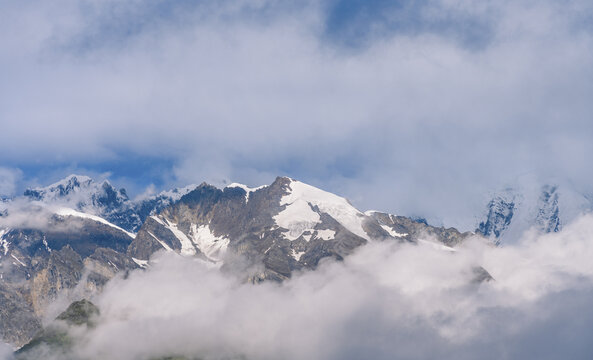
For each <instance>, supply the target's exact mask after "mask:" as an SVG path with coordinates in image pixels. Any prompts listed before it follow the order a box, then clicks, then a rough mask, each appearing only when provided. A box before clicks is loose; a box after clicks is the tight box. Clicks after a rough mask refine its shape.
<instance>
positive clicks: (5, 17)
mask: <svg viewBox="0 0 593 360" xmlns="http://www.w3.org/2000/svg"><path fill="white" fill-rule="evenodd" d="M357 3H358V2H357ZM370 3H372V4H371V5H359V6H358V7H357V6H355V5H352V6H351V5H349V2H347V1H323V2H298V3H296V4H292V3H290V4H289V3H287V2H283V1H259V2H255V3H252V2H249V3H247V2H243V1H221V2H199V3H198V4H197V5H195V4H193V3H192V4H193V5H190V4H189V3H187V2H171V3H167V4H163V3H159V2H157V3H156V4H157V5H154V6H153V5H150V6H147V5H146V4H144V3H142V2H128V3H126V4H125V5H123V4H120V3H119V2H112V1H106V2H94V1H88V2H85V3H84V5H80V4H79V3H78V2H71V1H63V2H61V3H60V6H49V5H46V4H43V3H26V4H23V3H10V4H3V5H2V7H3V8H2V11H1V13H2V15H0V16H2V21H0V23H1V24H2V25H0V26H1V27H2V28H1V29H3V30H4V31H2V33H3V34H13V36H3V37H1V38H0V45H1V46H0V47H1V50H0V54H2V57H1V58H2V60H0V61H1V65H2V69H3V80H4V81H3V82H2V84H0V94H1V95H2V96H1V97H0V109H1V110H0V117H1V118H2V119H4V121H6V122H7V123H10V124H11V126H7V127H5V128H3V141H2V142H0V149H1V150H2V151H0V159H1V160H2V161H4V162H22V163H29V164H31V163H37V162H39V161H42V162H46V163H50V164H53V165H54V166H53V168H55V167H59V166H70V165H72V164H79V165H81V166H83V167H84V166H87V167H91V168H92V167H93V164H95V165H96V164H100V163H102V162H110V161H115V162H117V161H118V160H120V159H121V158H125V157H128V156H129V155H130V154H136V155H138V154H139V155H140V156H145V157H151V158H159V159H170V164H169V165H168V168H167V169H166V170H168V171H160V173H161V174H162V173H171V174H173V176H172V177H169V176H165V179H164V180H163V181H165V182H169V183H176V184H181V185H183V184H185V183H196V182H198V183H199V182H201V181H203V180H206V181H209V182H213V183H216V184H219V183H223V182H224V181H230V180H232V181H240V182H245V183H248V184H250V185H260V184H263V183H269V182H270V181H271V180H272V179H273V177H274V176H276V175H290V176H292V177H295V178H299V179H301V180H303V181H306V182H309V183H313V184H315V185H317V186H321V187H324V188H327V189H328V190H332V191H334V192H339V193H342V194H344V195H346V196H348V197H349V198H351V199H352V200H353V201H354V203H355V204H357V205H358V206H359V207H361V208H380V209H385V210H389V211H391V212H395V213H418V214H423V215H424V216H427V217H429V218H441V219H442V220H443V222H445V223H447V224H451V225H458V226H459V225H461V226H462V227H464V228H466V229H467V228H471V226H470V225H468V224H467V223H465V224H464V223H462V222H461V221H459V219H468V218H470V219H471V215H473V214H475V211H476V207H481V206H483V205H484V199H482V198H481V197H480V195H481V194H483V193H484V192H485V190H489V189H492V188H493V187H497V186H499V185H500V183H501V182H504V181H508V180H509V179H511V180H512V179H513V178H514V177H515V176H517V175H519V174H521V173H524V172H534V173H535V174H537V176H541V177H544V178H545V177H547V176H549V175H550V174H554V175H558V174H561V176H562V177H563V178H565V179H569V180H571V181H572V182H573V183H574V184H576V186H577V187H579V188H585V190H591V189H590V185H589V183H588V179H590V178H591V175H592V173H591V168H590V167H589V166H585V164H583V161H582V154H587V153H593V149H592V146H593V145H592V144H593V142H592V141H591V125H590V123H591V122H590V114H591V111H592V108H591V106H592V105H591V102H590V101H589V98H588V96H587V94H590V93H591V92H592V90H593V89H591V82H590V81H588V79H589V78H590V75H591V69H592V66H591V64H592V60H593V59H592V57H591V54H593V51H591V50H592V46H593V37H592V32H591V30H592V29H591V26H590V21H589V20H588V19H589V18H590V16H591V14H592V13H593V9H592V8H591V5H590V3H589V2H587V1H579V0H574V1H569V2H556V1H539V2H528V1H524V2H516V1H499V2H495V3H487V4H475V3H473V2H467V1H448V0H447V1H430V2H423V5H418V6H411V5H410V6H395V5H394V6H388V5H385V6H383V5H381V4H382V3H383V2H370ZM377 4H378V5H377ZM58 9H59V10H58ZM16 30H20V31H16ZM354 38H356V41H354V43H352V42H350V41H349V40H352V39H354ZM25 143H26V144H28V145H27V146H23V144H25ZM47 149H51V151H47ZM137 173H138V174H144V173H142V171H141V170H139V171H138V172H137ZM115 175H117V173H116V174H115ZM153 175H155V176H156V177H158V176H161V175H159V174H153ZM477 184H478V185H477ZM168 185H171V184H168ZM369 189H380V190H377V191H371V190H369ZM472 225H473V224H472Z"/></svg>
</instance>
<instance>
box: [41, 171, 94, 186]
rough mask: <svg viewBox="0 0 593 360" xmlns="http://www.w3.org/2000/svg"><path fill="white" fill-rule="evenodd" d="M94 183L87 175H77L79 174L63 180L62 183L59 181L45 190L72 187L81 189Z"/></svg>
mask: <svg viewBox="0 0 593 360" xmlns="http://www.w3.org/2000/svg"><path fill="white" fill-rule="evenodd" d="M92 182H93V179H92V178H90V177H88V176H86V175H77V174H70V175H68V176H66V177H65V178H63V179H62V180H60V181H57V182H55V183H53V184H51V185H49V186H46V187H44V188H43V189H51V188H57V187H59V186H68V185H70V186H72V187H79V186H81V185H89V184H91V183H92Z"/></svg>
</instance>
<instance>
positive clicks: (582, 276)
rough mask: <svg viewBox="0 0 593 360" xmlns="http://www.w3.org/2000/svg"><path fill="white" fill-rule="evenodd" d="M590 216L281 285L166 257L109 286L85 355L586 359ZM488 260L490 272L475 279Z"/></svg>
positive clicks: (326, 269)
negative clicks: (492, 241)
mask: <svg viewBox="0 0 593 360" xmlns="http://www.w3.org/2000/svg"><path fill="white" fill-rule="evenodd" d="M592 256H593V216H591V215H587V216H583V217H581V218H580V219H578V220H577V221H576V222H574V223H573V224H571V225H569V226H567V227H566V228H565V229H564V230H563V231H562V232H560V233H554V234H547V235H540V234H537V233H536V232H528V233H526V234H525V235H524V237H523V238H522V240H521V242H520V243H518V244H517V245H513V246H506V247H502V248H498V247H492V246H489V245H487V244H485V243H483V242H481V241H479V240H478V239H474V240H472V241H469V242H467V243H466V244H464V245H463V246H462V247H461V248H459V249H458V251H456V252H450V251H442V250H439V249H438V248H437V247H434V246H431V245H430V244H426V243H423V244H420V245H400V244H395V243H391V242H385V243H373V244H369V245H367V246H364V247H362V248H360V249H359V251H358V252H357V253H355V254H354V255H352V256H350V257H348V258H346V259H345V261H343V262H326V263H324V264H322V265H321V266H320V268H319V269H317V270H315V271H310V272H304V273H301V274H297V275H296V276H294V277H293V278H292V279H291V280H289V281H287V282H285V283H283V284H271V283H264V284H260V285H249V284H243V283H241V282H239V281H237V279H236V278H234V277H233V276H229V275H225V274H222V273H220V272H219V271H218V270H216V269H213V268H212V267H208V266H206V265H205V264H204V263H203V262H201V261H199V260H195V259H190V258H182V257H179V256H176V255H171V254H163V256H161V257H160V258H158V261H157V262H156V263H155V264H153V266H152V267H151V268H150V269H149V270H147V271H135V272H133V273H132V274H131V275H130V276H129V278H127V279H125V280H124V279H116V280H114V281H112V282H110V283H109V284H108V286H107V288H106V289H105V291H104V292H103V293H102V294H101V295H99V296H98V297H97V298H95V299H94V301H95V302H96V303H97V305H98V306H99V307H100V308H101V311H102V314H101V317H100V319H99V320H98V325H97V327H96V328H94V329H92V330H90V331H88V332H86V333H82V334H81V333H80V332H75V333H74V336H75V337H76V338H77V339H78V341H79V342H78V344H79V346H78V347H76V348H75V353H76V354H77V356H80V357H81V358H84V359H93V358H110V359H146V358H151V357H157V356H165V355H185V356H189V357H192V356H196V357H199V358H201V359H278V358H283V359H304V358H308V359H361V358H368V359H393V358H398V359H399V358H405V359H434V358H439V359H476V358H480V359H523V358H538V359H557V358H571V359H587V358H590V356H591V354H592V353H593V345H592V344H591V342H590V336H589V334H590V333H591V330H592V325H591V324H593V312H592V311H591V309H592V306H591V305H592V300H591V299H592V297H591V295H593V282H592V281H593V265H591V262H590V259H591V257H592ZM477 265H482V266H483V267H484V268H485V269H487V270H488V271H489V272H490V273H491V274H492V276H493V277H494V278H495V281H489V282H486V283H481V284H478V283H473V282H472V279H474V276H475V274H474V273H473V271H472V268H473V267H475V266H477Z"/></svg>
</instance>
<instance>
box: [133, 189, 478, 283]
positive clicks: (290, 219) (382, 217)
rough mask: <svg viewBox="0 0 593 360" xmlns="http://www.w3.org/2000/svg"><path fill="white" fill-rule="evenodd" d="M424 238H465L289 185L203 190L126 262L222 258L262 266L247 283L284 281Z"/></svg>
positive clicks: (153, 221)
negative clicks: (169, 256) (375, 244)
mask: <svg viewBox="0 0 593 360" xmlns="http://www.w3.org/2000/svg"><path fill="white" fill-rule="evenodd" d="M423 234H428V235H432V236H433V237H434V238H435V241H438V242H441V243H443V244H446V245H456V244H458V243H459V242H461V241H462V240H463V239H464V238H465V237H467V236H469V235H470V234H469V233H466V234H461V233H459V232H458V231H456V230H454V229H450V230H445V229H441V228H434V227H432V226H429V225H426V224H424V223H422V222H419V221H414V220H411V219H409V218H405V217H396V216H392V215H389V214H381V213H378V212H373V213H368V214H365V213H363V212H361V211H359V210H358V209H356V208H354V207H353V206H352V205H351V204H350V203H349V202H348V201H347V200H346V199H344V198H342V197H339V196H337V195H334V194H331V193H328V192H325V191H323V190H320V189H317V188H315V187H313V186H310V185H307V184H304V183H302V182H300V181H296V180H293V179H290V178H287V177H278V178H277V179H276V180H275V181H274V182H273V183H272V184H271V185H269V186H263V187H259V188H255V189H250V188H248V187H246V186H244V185H239V184H233V185H231V186H228V187H226V188H224V189H218V188H216V187H214V186H211V185H208V184H202V185H200V186H199V187H198V188H196V189H195V190H194V191H192V192H190V193H188V194H187V195H185V196H183V197H182V198H181V199H180V200H179V202H177V203H176V204H174V205H172V206H170V207H168V208H166V209H165V210H163V211H162V212H161V213H159V214H157V215H153V216H150V217H149V218H147V219H146V221H145V223H144V224H143V225H142V227H141V228H140V230H139V231H138V234H137V236H136V238H135V239H134V240H133V241H132V243H131V244H130V247H129V248H128V252H127V253H128V255H130V256H132V257H134V258H136V259H141V260H145V261H148V260H150V257H151V255H152V254H154V253H155V252H156V251H159V250H165V251H175V252H177V253H179V254H182V255H195V256H199V257H202V258H203V259H205V260H207V261H211V262H213V263H219V264H221V265H222V268H223V270H225V269H227V268H230V267H232V265H233V264H228V263H226V262H224V261H223V260H224V258H225V254H226V253H227V252H230V253H232V254H233V256H240V257H242V258H244V259H247V260H248V261H247V263H248V264H259V263H261V264H263V265H264V269H263V270H261V271H259V272H257V273H252V274H250V275H249V280H250V281H262V280H278V281H281V280H285V279H287V278H289V277H290V276H291V273H292V272H293V271H295V270H301V269H314V268H315V267H316V266H317V265H318V263H319V261H320V260H321V259H323V258H326V257H331V258H334V259H338V260H339V259H343V258H344V257H345V256H347V255H348V254H350V253H351V252H352V251H353V250H354V249H356V248H357V247H359V246H361V245H363V244H365V243H367V242H369V241H382V240H386V239H389V240H395V241H407V242H414V241H416V239H418V237H419V236H420V235H423Z"/></svg>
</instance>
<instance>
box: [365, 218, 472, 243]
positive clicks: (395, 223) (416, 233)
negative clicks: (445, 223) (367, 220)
mask: <svg viewBox="0 0 593 360" xmlns="http://www.w3.org/2000/svg"><path fill="white" fill-rule="evenodd" d="M368 214H369V215H370V216H371V217H372V218H373V219H375V220H377V222H378V223H379V224H380V225H381V226H382V227H384V228H386V230H387V231H389V232H390V234H391V235H392V236H393V237H398V238H401V239H405V240H408V241H417V240H418V239H420V238H433V239H434V240H436V241H438V242H441V243H443V244H445V245H447V246H450V247H454V246H456V245H458V244H460V243H461V242H463V240H465V239H467V238H468V237H470V236H473V235H475V234H474V233H471V232H464V233H461V232H459V231H458V230H457V229H455V228H444V227H435V226H430V225H428V224H427V223H426V222H424V221H421V220H413V219H410V218H408V217H405V216H395V215H391V214H386V213H381V212H376V211H373V212H369V213H368Z"/></svg>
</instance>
